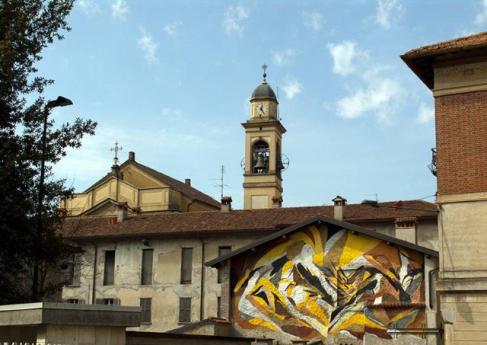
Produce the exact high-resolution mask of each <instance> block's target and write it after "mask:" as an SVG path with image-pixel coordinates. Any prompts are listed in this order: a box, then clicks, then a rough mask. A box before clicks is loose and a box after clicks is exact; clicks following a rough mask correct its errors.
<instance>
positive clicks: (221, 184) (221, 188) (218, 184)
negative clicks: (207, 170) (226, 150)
mask: <svg viewBox="0 0 487 345" xmlns="http://www.w3.org/2000/svg"><path fill="white" fill-rule="evenodd" d="M224 175H225V166H224V165H222V166H221V177H220V178H215V179H211V180H210V181H220V183H215V184H214V185H213V187H218V188H220V197H221V198H223V190H224V188H225V187H228V188H231V187H230V186H229V185H227V184H225V183H224V179H223V177H224Z"/></svg>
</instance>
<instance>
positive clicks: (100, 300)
mask: <svg viewBox="0 0 487 345" xmlns="http://www.w3.org/2000/svg"><path fill="white" fill-rule="evenodd" d="M96 304H104V305H121V304H120V300H119V299H118V298H97V299H96Z"/></svg>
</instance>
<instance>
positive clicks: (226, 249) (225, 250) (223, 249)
mask: <svg viewBox="0 0 487 345" xmlns="http://www.w3.org/2000/svg"><path fill="white" fill-rule="evenodd" d="M231 251H232V247H219V248H218V256H222V255H225V254H228V253H230V252H231ZM221 276H222V269H221V268H219V269H218V284H220V283H221V282H222V277H221Z"/></svg>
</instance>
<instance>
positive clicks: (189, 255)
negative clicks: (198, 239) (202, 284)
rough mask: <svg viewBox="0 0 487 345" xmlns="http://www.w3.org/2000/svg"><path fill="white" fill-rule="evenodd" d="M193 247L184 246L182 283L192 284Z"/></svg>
mask: <svg viewBox="0 0 487 345" xmlns="http://www.w3.org/2000/svg"><path fill="white" fill-rule="evenodd" d="M192 271H193V248H183V250H182V255H181V284H191V275H192Z"/></svg>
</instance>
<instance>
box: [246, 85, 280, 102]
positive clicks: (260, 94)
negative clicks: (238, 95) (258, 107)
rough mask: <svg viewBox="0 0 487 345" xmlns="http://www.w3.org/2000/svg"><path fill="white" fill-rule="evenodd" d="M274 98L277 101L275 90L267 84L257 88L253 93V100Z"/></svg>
mask: <svg viewBox="0 0 487 345" xmlns="http://www.w3.org/2000/svg"><path fill="white" fill-rule="evenodd" d="M254 98H273V99H276V100H277V97H276V94H275V93H274V90H272V88H271V87H270V85H269V84H267V83H266V82H264V83H262V84H260V85H259V86H257V88H256V89H255V90H254V92H252V98H251V99H254Z"/></svg>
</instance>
